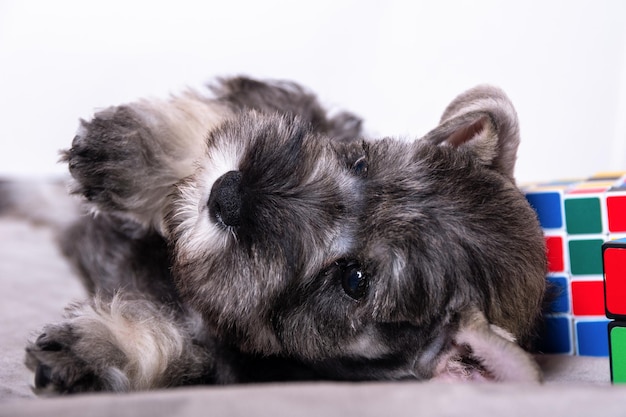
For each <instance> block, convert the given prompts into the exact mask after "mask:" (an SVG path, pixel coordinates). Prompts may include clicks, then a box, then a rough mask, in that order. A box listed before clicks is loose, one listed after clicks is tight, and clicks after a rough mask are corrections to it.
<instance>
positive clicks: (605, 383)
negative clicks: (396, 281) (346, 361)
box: [0, 219, 626, 417]
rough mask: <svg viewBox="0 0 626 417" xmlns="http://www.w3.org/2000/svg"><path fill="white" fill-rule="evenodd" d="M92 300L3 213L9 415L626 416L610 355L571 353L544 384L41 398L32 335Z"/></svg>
mask: <svg viewBox="0 0 626 417" xmlns="http://www.w3.org/2000/svg"><path fill="white" fill-rule="evenodd" d="M83 296H84V292H83V290H82V288H81V286H80V284H79V281H78V279H77V278H76V276H75V275H74V274H73V273H72V271H71V270H70V268H69V267H68V265H67V264H66V263H65V261H64V260H63V258H62V257H61V255H60V254H59V252H58V250H57V248H56V246H55V245H54V242H53V237H52V234H51V232H50V231H49V230H47V229H44V228H38V227H36V226H33V225H31V224H29V223H27V222H22V221H19V220H15V219H11V220H10V219H0V323H1V324H2V325H1V327H0V348H1V349H2V352H3V354H2V355H1V356H0V416H7V417H8V416H12V417H14V416H31V415H32V416H38V417H41V416H44V415H45V416H54V415H60V416H64V417H71V416H81V417H82V416H150V417H154V416H195V415H217V416H228V415H246V416H248V415H259V416H280V415H288V416H308V415H315V416H324V417H329V416H334V415H338V416H351V415H359V416H362V415H376V416H383V415H389V416H391V415H393V416H401V415H426V414H428V415H464V416H470V417H471V416H474V415H475V416H480V417H485V416H492V415H493V416H495V415H507V416H517V415H519V416H532V415H533V414H535V415H567V416H570V417H571V416H577V415H580V416H585V417H589V416H596V415H597V416H603V417H606V416H612V415H615V416H617V415H621V416H626V402H624V400H626V387H615V386H611V384H610V376H609V362H608V359H607V358H593V357H574V356H562V355H552V356H540V357H538V360H539V362H540V364H541V366H542V368H543V370H544V374H545V383H544V384H543V385H510V384H442V383H433V382H397V383H389V382H388V383H307V384H300V383H298V384H294V383H291V384H264V385H246V386H229V387H211V386H208V387H194V388H182V389H174V390H168V391H153V392H144V393H134V394H129V395H112V394H93V395H80V396H72V397H63V398H37V397H35V395H34V394H33V393H32V391H31V388H30V385H31V383H32V379H33V375H32V373H31V372H30V371H28V370H27V369H26V368H25V367H24V365H23V363H22V362H23V357H24V353H23V352H24V351H23V349H24V346H25V344H26V340H27V339H28V338H29V337H32V336H33V335H36V334H37V332H38V331H39V330H40V329H41V327H42V326H43V325H44V324H46V323H48V322H52V321H56V320H59V319H60V318H61V316H62V313H63V307H64V306H65V305H66V304H67V303H68V302H70V301H72V300H76V299H80V298H81V297H83Z"/></svg>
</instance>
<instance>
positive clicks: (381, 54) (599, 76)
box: [0, 0, 626, 182]
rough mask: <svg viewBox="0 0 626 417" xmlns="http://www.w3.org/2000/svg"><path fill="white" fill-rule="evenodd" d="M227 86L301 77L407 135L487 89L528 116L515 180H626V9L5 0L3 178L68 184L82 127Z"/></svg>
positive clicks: (618, 5)
mask: <svg viewBox="0 0 626 417" xmlns="http://www.w3.org/2000/svg"><path fill="white" fill-rule="evenodd" d="M229 74H247V75H251V76H255V77H261V78H286V79H291V80H295V81H298V82H300V83H302V84H304V85H306V86H308V87H309V88H311V89H312V90H314V91H315V92H316V93H317V94H318V95H319V96H320V98H321V100H322V101H323V102H324V103H325V104H326V105H327V106H329V107H330V108H333V109H348V110H351V111H353V112H355V113H357V114H359V115H360V116H362V117H363V118H364V119H365V122H366V123H365V128H366V129H367V131H368V133H370V134H371V135H378V136H399V137H403V138H407V139H410V138H415V137H419V136H421V135H423V134H425V133H426V132H427V131H428V130H429V129H431V128H432V127H434V126H435V125H436V123H437V121H438V118H439V116H440V114H441V112H442V110H443V109H444V107H445V106H446V104H447V103H448V102H449V101H450V100H451V99H452V98H453V97H454V96H455V95H456V94H458V93H460V92H461V91H463V90H464V89H466V88H469V87H471V86H473V85H475V84H478V83H491V84H495V85H499V86H501V87H502V88H504V89H505V91H506V92H507V93H508V95H509V96H510V97H511V99H512V100H513V102H514V104H515V106H516V108H517V110H518V114H519V117H520V120H521V127H522V146H521V148H520V153H519V159H518V165H517V176H518V179H519V180H520V181H522V182H526V181H532V180H549V179H556V178H564V177H584V176H588V175H590V174H592V173H594V172H596V171H601V170H619V169H621V170H624V169H626V2H624V1H621V0H613V1H611V0H596V1H583V0H572V1H519V2H515V3H514V2H502V1H486V0H482V1H462V0H459V1H432V2H425V1H424V2H417V1H406V2H402V1H390V0H387V1H385V2H383V1H340V0H315V1H310V2H297V1H276V0H265V1H236V0H229V1H220V2H217V1H197V2H196V1H186V0H176V1H172V2H159V1H128V0H121V1H120V0H107V1H106V2H98V3H95V2H88V1H66V0H56V1H27V0H23V1H20V0H0V175H20V176H41V175H49V174H59V173H64V172H65V170H66V168H65V167H64V166H62V165H59V164H57V163H56V160H57V151H58V150H59V149H61V148H65V147H67V146H69V144H70V142H71V140H72V137H73V136H74V132H75V131H76V127H77V124H78V118H80V117H82V118H88V117H90V116H91V115H92V113H93V111H94V110H95V109H98V108H103V107H107V106H109V105H112V104H120V103H123V102H126V101H130V100H133V99H136V98H138V97H142V96H157V97H165V96H166V95H167V94H168V93H169V92H175V91H177V90H179V89H181V88H184V87H185V86H191V87H198V88H202V86H203V84H204V83H206V82H208V81H210V80H211V79H212V78H213V77H215V76H222V75H229Z"/></svg>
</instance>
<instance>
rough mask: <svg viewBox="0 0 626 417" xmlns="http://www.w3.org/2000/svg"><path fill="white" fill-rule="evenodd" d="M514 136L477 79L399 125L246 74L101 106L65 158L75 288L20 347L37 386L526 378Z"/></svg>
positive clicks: (533, 244)
mask: <svg viewBox="0 0 626 417" xmlns="http://www.w3.org/2000/svg"><path fill="white" fill-rule="evenodd" d="M518 144H519V132H518V125H517V117H516V113H515V110H514V109H513V107H512V105H511V103H510V101H509V100H508V98H507V97H506V96H505V95H504V93H503V92H502V91H500V90H498V89H496V88H493V87H487V86H481V87H477V88H474V89H472V90H469V91H467V92H465V93H463V94H462V95H460V96H459V97H457V98H456V99H455V100H454V101H453V102H452V103H451V104H450V105H449V107H448V108H447V109H446V110H445V112H444V114H443V117H442V119H441V123H440V125H439V126H437V127H436V128H435V129H434V130H432V131H431V132H430V133H428V134H427V135H426V136H425V137H424V138H422V139H421V140H416V141H413V142H409V141H401V140H394V139H381V140H367V139H363V138H362V137H361V133H360V120H359V119H358V118H356V117H355V116H352V115H350V114H348V113H339V114H337V115H335V116H334V117H330V116H329V115H328V114H327V113H326V112H325V111H324V110H323V108H322V107H321V106H320V105H319V104H318V102H317V100H316V98H315V97H314V96H313V95H312V94H311V93H309V92H307V91H306V90H304V89H303V88H301V87H299V86H297V85H295V84H291V83H286V82H260V81H255V80H251V79H247V78H232V79H225V80H221V81H220V82H219V83H217V85H216V86H214V87H213V95H210V96H209V95H205V94H201V93H199V92H194V91H189V92H186V93H184V94H181V95H178V96H173V97H171V98H169V99H167V100H163V101H160V100H139V101H137V102H134V103H131V104H127V105H123V106H119V107H111V108H108V109H105V110H103V111H100V112H99V113H97V114H96V115H95V117H94V118H93V120H91V121H89V122H85V121H83V122H82V123H81V126H80V128H79V131H78V133H77V135H76V137H75V138H74V141H73V143H72V147H71V148H70V149H69V150H67V151H66V152H65V153H64V157H63V159H64V160H65V161H67V163H68V165H69V170H70V173H71V174H72V177H73V181H74V183H73V188H72V191H73V193H75V194H78V195H80V196H82V197H83V200H84V201H85V202H86V204H87V206H88V207H89V208H90V210H91V212H92V213H91V215H83V216H76V218H75V219H74V220H73V223H72V224H71V225H70V226H68V227H65V228H64V229H63V232H62V235H61V238H60V242H61V245H62V248H63V250H64V253H65V254H66V255H67V257H68V258H69V259H70V260H71V262H72V263H73V265H74V266H75V267H76V269H77V270H78V271H79V272H80V275H81V276H82V278H83V279H84V283H85V284H86V286H87V288H88V290H89V292H90V294H91V297H90V299H89V300H87V301H84V302H82V303H76V304H73V305H71V306H70V307H68V309H67V312H66V318H65V319H64V320H63V321H62V322H60V323H56V324H50V325H48V326H46V327H45V328H44V329H43V331H42V332H41V334H40V336H39V337H38V338H36V340H34V341H32V342H31V343H30V344H29V345H28V347H27V348H26V352H27V353H26V364H27V365H28V366H29V367H30V369H32V370H33V371H34V372H35V386H36V389H37V390H38V391H39V392H57V393H73V392H82V391H94V390H110V391H128V390H143V389H151V388H158V387H171V386H180V385H187V384H201V383H213V384H224V383H240V382H251V381H277V380H294V379H334V380H371V379H393V380H398V379H420V380H421V379H430V378H438V379H454V380H457V379H462V380H498V381H538V380H539V379H540V373H539V370H538V367H537V365H536V364H535V362H534V360H533V358H532V356H531V355H530V354H529V353H527V351H526V350H525V349H527V348H529V347H530V343H531V340H532V337H533V335H534V329H535V325H536V323H537V321H538V318H539V315H540V310H541V305H542V301H543V294H544V288H545V278H544V277H545V252H544V244H543V235H542V232H541V230H540V228H539V225H538V222H537V220H536V217H535V214H534V212H533V210H532V209H531V208H530V206H529V205H528V203H527V202H526V200H525V198H524V196H523V195H522V194H521V193H520V191H519V190H518V189H517V188H516V186H515V183H514V179H513V168H514V164H515V159H516V151H517V147H518Z"/></svg>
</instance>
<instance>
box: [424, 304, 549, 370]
mask: <svg viewBox="0 0 626 417" xmlns="http://www.w3.org/2000/svg"><path fill="white" fill-rule="evenodd" d="M434 378H435V379H440V380H453V381H454V380H472V381H503V382H539V381H541V371H540V370H539V366H538V365H537V362H536V361H535V360H534V359H533V357H532V356H531V355H530V354H529V353H528V352H526V351H524V350H523V349H522V348H521V347H520V346H519V345H518V344H517V343H515V338H514V337H513V335H511V334H510V333H509V332H507V331H506V330H504V329H502V328H501V327H498V326H496V325H493V324H490V323H489V322H488V321H487V319H486V318H485V316H484V314H483V313H482V312H480V311H478V310H476V309H472V310H470V311H469V312H468V313H467V314H465V315H464V319H463V320H462V322H461V323H460V326H459V329H458V331H457V333H456V334H455V336H454V338H453V343H452V345H451V347H450V348H449V350H448V351H447V352H445V353H444V354H443V355H442V356H441V357H440V359H439V362H438V363H437V366H436V369H435V375H434Z"/></svg>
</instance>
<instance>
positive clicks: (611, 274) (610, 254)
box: [602, 239, 626, 384]
mask: <svg viewBox="0 0 626 417" xmlns="http://www.w3.org/2000/svg"><path fill="white" fill-rule="evenodd" d="M602 260H603V263H604V300H605V306H606V316H607V317H608V318H610V319H614V320H615V321H611V322H610V323H609V329H608V331H609V354H610V362H611V381H613V382H614V383H621V384H623V383H626V239H618V240H612V241H609V242H606V243H605V244H604V245H602Z"/></svg>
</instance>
